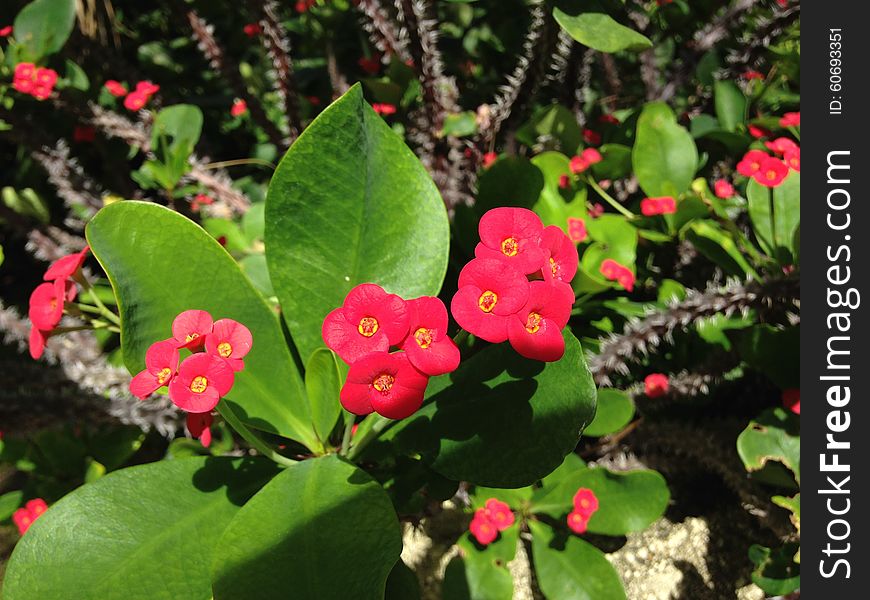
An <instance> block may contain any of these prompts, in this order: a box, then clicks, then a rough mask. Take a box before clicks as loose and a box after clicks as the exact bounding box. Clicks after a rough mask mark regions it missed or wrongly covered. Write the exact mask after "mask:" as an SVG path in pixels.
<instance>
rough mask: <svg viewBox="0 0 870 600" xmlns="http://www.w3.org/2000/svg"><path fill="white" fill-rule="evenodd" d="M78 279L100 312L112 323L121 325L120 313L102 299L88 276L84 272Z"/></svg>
mask: <svg viewBox="0 0 870 600" xmlns="http://www.w3.org/2000/svg"><path fill="white" fill-rule="evenodd" d="M76 280H77V281H78V282H79V284H80V285H81V286H82V288H84V290H85V292H87V294H88V297H89V298H90V299H91V300H92V301H93V303H94V305H95V306H96V307H97V310H98V311H99V314H100V315H101V316H103V317H106V318H107V319H108V320H110V321H111V322H112V323H114V324H115V325H117V326H118V327H120V326H121V319H120V318H119V317H118V315H116V314H115V313H113V312H112V311H111V310H109V309H108V308H107V307H106V305H105V304H103V301H102V300H100V298H99V297H98V296H97V290H95V289H94V286H92V285H91V282H90V281H88V280H87V278H86V277H85V276H84V275H82V274H79V277H77V278H76Z"/></svg>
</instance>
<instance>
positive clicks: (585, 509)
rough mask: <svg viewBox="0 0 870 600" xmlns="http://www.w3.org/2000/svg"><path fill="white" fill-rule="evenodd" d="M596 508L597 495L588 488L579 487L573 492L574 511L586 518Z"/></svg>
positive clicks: (593, 512)
mask: <svg viewBox="0 0 870 600" xmlns="http://www.w3.org/2000/svg"><path fill="white" fill-rule="evenodd" d="M597 510H598V497H597V496H596V495H595V492H593V491H592V490H590V489H589V488H580V489H579V490H577V493H576V494H574V512H576V513H578V514H580V515H581V516H582V517H583V518H584V519H588V518H589V517H591V516H592V515H593V514H595V511H597Z"/></svg>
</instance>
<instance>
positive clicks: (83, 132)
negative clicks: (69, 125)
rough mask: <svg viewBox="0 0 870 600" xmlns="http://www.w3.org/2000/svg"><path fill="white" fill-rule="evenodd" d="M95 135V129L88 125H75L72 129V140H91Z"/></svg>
mask: <svg viewBox="0 0 870 600" xmlns="http://www.w3.org/2000/svg"><path fill="white" fill-rule="evenodd" d="M96 136H97V130H96V129H94V128H93V127H91V126H90V125H76V127H75V129H73V141H74V142H93V141H94V138H96Z"/></svg>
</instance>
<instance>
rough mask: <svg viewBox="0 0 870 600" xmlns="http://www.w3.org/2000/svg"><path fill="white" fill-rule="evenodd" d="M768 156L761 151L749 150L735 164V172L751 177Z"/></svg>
mask: <svg viewBox="0 0 870 600" xmlns="http://www.w3.org/2000/svg"><path fill="white" fill-rule="evenodd" d="M768 158H770V156H769V155H768V154H767V153H766V152H762V151H761V150H750V151H749V152H747V153H746V154H744V155H743V159H741V161H740V162H739V163H737V172H738V173H740V174H741V175H745V176H746V177H752V176H753V175H755V173H757V172H758V170H759V169H761V165H762V164H763V163H764V161H766V160H767V159H768Z"/></svg>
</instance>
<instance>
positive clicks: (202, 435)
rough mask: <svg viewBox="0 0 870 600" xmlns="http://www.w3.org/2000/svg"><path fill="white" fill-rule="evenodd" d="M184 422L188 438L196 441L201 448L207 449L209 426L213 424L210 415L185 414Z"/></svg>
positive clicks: (207, 413) (212, 418) (209, 435)
mask: <svg viewBox="0 0 870 600" xmlns="http://www.w3.org/2000/svg"><path fill="white" fill-rule="evenodd" d="M185 422H186V425H187V430H188V431H189V432H190V436H191V437H193V438H195V439H198V440H199V442H200V443H201V444H202V445H203V446H205V447H206V448H208V447H209V446H210V445H211V425H212V423H214V417H213V416H212V414H211V413H210V412H204V413H187V416H186V417H185Z"/></svg>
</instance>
